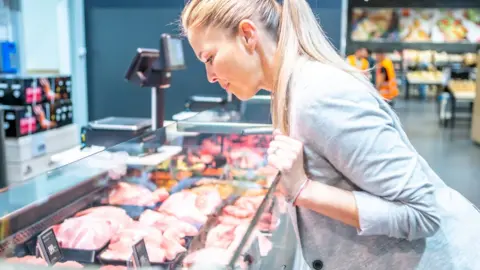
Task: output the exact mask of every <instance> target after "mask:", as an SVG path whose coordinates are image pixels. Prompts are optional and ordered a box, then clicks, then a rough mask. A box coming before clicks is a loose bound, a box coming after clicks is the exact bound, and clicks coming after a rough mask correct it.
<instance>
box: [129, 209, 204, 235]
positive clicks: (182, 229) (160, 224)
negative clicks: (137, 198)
mask: <svg viewBox="0 0 480 270" xmlns="http://www.w3.org/2000/svg"><path fill="white" fill-rule="evenodd" d="M138 221H139V222H140V223H143V224H145V225H149V226H153V227H155V228H157V229H159V230H161V231H162V232H166V231H167V230H168V229H170V228H175V229H176V230H177V231H178V233H181V234H183V235H184V236H183V237H185V236H195V235H197V234H198V229H197V228H196V227H195V226H193V225H191V224H190V223H187V222H185V221H182V220H180V219H178V218H177V217H175V216H173V215H169V214H167V213H160V212H156V211H152V210H145V211H144V212H143V213H142V214H141V215H140V218H139V219H138Z"/></svg>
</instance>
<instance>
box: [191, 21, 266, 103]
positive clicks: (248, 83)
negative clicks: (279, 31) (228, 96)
mask: <svg viewBox="0 0 480 270" xmlns="http://www.w3.org/2000/svg"><path fill="white" fill-rule="evenodd" d="M252 27H253V28H252ZM239 28H240V30H239V33H238V34H237V35H234V36H232V35H230V34H229V33H227V31H226V30H222V29H217V28H213V27H209V28H191V29H188V40H189V42H190V44H191V46H192V48H193V50H194V51H195V54H196V55H197V57H198V58H199V60H200V61H202V62H203V63H205V68H206V71H207V79H208V81H209V82H211V83H219V84H220V85H221V87H222V88H223V89H225V90H226V91H227V92H230V93H233V94H234V95H235V96H236V97H237V98H239V99H240V100H247V99H249V98H251V97H252V96H254V95H255V94H256V93H257V92H258V91H259V90H260V89H262V88H264V85H263V81H264V75H263V74H264V72H263V68H262V61H261V57H260V55H259V52H258V48H259V39H258V33H257V31H256V29H255V28H254V26H252V25H247V26H244V27H243V29H242V27H239Z"/></svg>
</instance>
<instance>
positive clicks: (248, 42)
mask: <svg viewBox="0 0 480 270" xmlns="http://www.w3.org/2000/svg"><path fill="white" fill-rule="evenodd" d="M238 33H239V35H240V37H241V39H242V41H243V44H244V45H245V47H246V48H247V51H249V52H254V51H255V47H256V46H257V42H258V30H257V27H256V26H255V24H254V23H253V22H252V21H251V20H242V21H241V22H240V24H239V25H238Z"/></svg>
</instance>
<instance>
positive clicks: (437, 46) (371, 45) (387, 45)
mask: <svg viewBox="0 0 480 270" xmlns="http://www.w3.org/2000/svg"><path fill="white" fill-rule="evenodd" d="M478 47H479V45H478V44H468V43H404V42H372V41H350V42H349V43H348V45H347V52H349V53H351V52H354V51H355V50H357V49H358V48H368V49H370V50H372V51H375V50H385V51H387V52H393V51H400V50H405V49H414V50H434V51H442V52H443V51H444V52H447V53H467V52H476V51H477V49H478Z"/></svg>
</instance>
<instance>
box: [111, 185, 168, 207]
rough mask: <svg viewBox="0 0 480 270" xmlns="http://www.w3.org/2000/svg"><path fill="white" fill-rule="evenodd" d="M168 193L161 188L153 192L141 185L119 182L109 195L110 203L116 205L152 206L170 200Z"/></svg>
mask: <svg viewBox="0 0 480 270" xmlns="http://www.w3.org/2000/svg"><path fill="white" fill-rule="evenodd" d="M168 196H169V194H168V191H167V190H166V189H164V188H159V189H157V190H155V191H153V192H151V191H150V190H149V189H147V188H145V187H142V186H140V185H135V184H130V183H125V182H119V183H118V184H117V185H116V186H115V187H114V188H113V189H112V190H111V191H110V193H109V194H108V202H109V203H110V204H116V205H138V206H151V205H155V204H156V203H159V202H163V201H164V200H166V199H167V198H168Z"/></svg>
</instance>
